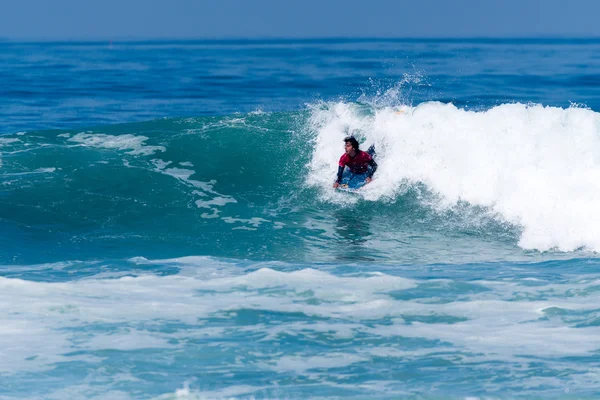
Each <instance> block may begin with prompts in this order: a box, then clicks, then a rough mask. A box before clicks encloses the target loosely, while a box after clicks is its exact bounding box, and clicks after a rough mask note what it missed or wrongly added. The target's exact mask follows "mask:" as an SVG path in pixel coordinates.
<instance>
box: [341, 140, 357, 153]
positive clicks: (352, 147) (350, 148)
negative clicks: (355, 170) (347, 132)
mask: <svg viewBox="0 0 600 400" xmlns="http://www.w3.org/2000/svg"><path fill="white" fill-rule="evenodd" d="M344 142H346V153H350V152H352V151H353V150H354V151H358V140H356V138H355V137H354V136H348V137H345V138H344ZM348 145H350V146H348Z"/></svg>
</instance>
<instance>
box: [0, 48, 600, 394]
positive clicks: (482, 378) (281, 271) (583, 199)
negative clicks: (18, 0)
mask: <svg viewBox="0 0 600 400" xmlns="http://www.w3.org/2000/svg"><path fill="white" fill-rule="evenodd" d="M599 111H600V40H595V39H589V40H588V39H577V40H575V39H573V40H570V39H569V40H567V39H543V40H541V39H540V40H533V39H510V40H509V39H495V40H486V39H477V40H475V39H473V40H376V39H372V40H371V39H362V40H350V39H349V40H271V41H195V42H194V41H187V42H186V41H182V42H102V43H100V42H96V43H77V42H68V43H14V42H0V233H1V234H0V398H1V399H221V398H227V399H233V398H234V399H266V398H269V399H297V398H298V399H300V398H349V397H351V398H364V399H392V398H393V399H396V398H409V399H467V398H468V399H475V398H479V399H509V398H511V399H512V398H536V399H537V398H555V399H557V398H561V399H562V398H568V399H582V398H597V397H600V305H599V304H600V257H598V252H599V251H600V205H599V204H600V203H599V201H598V200H599V199H600V114H599ZM348 134H354V135H355V136H356V137H357V138H358V139H359V141H360V142H361V146H363V147H364V148H365V149H366V148H367V147H368V146H369V145H371V144H374V145H375V147H376V149H377V161H378V164H379V169H378V171H377V173H376V175H375V179H374V181H373V182H372V183H371V184H369V185H368V186H366V187H365V188H364V189H361V191H360V192H359V193H356V194H349V193H340V192H336V191H334V190H333V188H332V187H331V185H332V182H333V180H334V177H335V173H336V170H337V160H338V159H339V157H340V155H341V154H342V152H343V141H342V139H343V138H344V137H345V136H346V135H348Z"/></svg>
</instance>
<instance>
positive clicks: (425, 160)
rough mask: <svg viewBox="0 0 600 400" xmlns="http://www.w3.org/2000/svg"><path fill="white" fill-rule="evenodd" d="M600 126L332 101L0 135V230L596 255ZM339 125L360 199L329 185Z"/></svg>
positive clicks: (334, 254)
mask: <svg viewBox="0 0 600 400" xmlns="http://www.w3.org/2000/svg"><path fill="white" fill-rule="evenodd" d="M599 121H600V119H599V116H598V114H597V113H596V112H594V111H591V110H588V109H582V108H569V109H561V108H553V107H542V106H538V105H522V104H505V105H501V106H497V107H493V108H490V109H489V110H486V111H466V110H464V109H459V108H457V107H455V106H453V105H452V104H443V103H436V102H429V103H423V104H420V105H418V106H416V107H409V106H403V107H386V106H379V105H373V104H371V105H369V104H366V103H345V102H337V103H336V102H334V103H319V104H315V105H313V106H311V107H310V108H309V109H308V110H307V111H304V112H292V113H262V112H257V113H251V114H246V115H236V116H229V117H201V118H188V119H164V120H155V121H151V122H145V123H136V124H127V125H113V126H106V127H103V128H100V129H98V130H89V131H83V132H82V131H78V130H68V131H43V132H42V131H40V132H28V133H19V134H16V135H8V136H3V138H2V142H1V143H0V145H1V146H2V147H1V148H0V153H1V156H0V157H1V158H0V159H1V160H2V175H1V177H2V185H3V189H4V190H3V192H2V197H0V202H1V203H0V205H1V207H0V218H1V221H2V225H3V227H4V229H7V230H8V231H10V232H11V233H12V236H6V237H5V238H4V241H5V242H7V243H5V245H7V246H11V247H16V249H17V250H18V251H17V252H16V255H15V254H11V257H12V258H13V259H12V260H11V262H14V261H19V260H21V261H24V262H25V261H26V262H31V261H36V260H37V261H39V259H37V258H36V257H37V256H39V257H44V261H48V258H47V257H51V259H52V258H54V257H56V259H57V260H61V259H64V258H62V257H63V256H64V255H65V254H66V253H67V254H70V255H71V256H73V255H76V254H81V255H84V254H88V255H89V254H105V255H106V254H110V255H112V256H114V257H129V256H135V255H136V254H139V251H140V248H141V249H142V250H143V251H147V252H148V253H144V254H148V255H157V256H158V255H163V256H164V255H165V254H167V255H173V256H175V255H180V254H182V253H188V254H204V255H211V256H219V257H234V258H238V257H239V258H250V259H257V260H261V259H262V260H284V261H306V260H312V261H324V262H327V261H333V260H337V259H344V258H356V257H359V258H364V259H367V260H386V262H388V261H389V262H414V260H416V259H419V260H420V261H423V259H422V258H419V257H422V254H421V255H417V254H415V253H414V250H413V249H414V248H415V247H419V248H420V247H421V246H424V247H425V248H427V247H428V246H430V245H431V246H434V247H435V246H440V243H445V244H447V245H448V246H451V250H449V251H444V252H443V256H440V255H439V254H438V253H436V252H435V251H432V252H430V256H426V257H425V261H426V262H442V261H443V262H449V261H450V262H462V261H464V260H465V259H467V257H473V255H472V247H473V246H478V248H479V251H478V253H479V254H481V255H482V257H484V258H483V259H484V260H488V261H489V260H496V259H512V258H516V259H522V258H523V257H529V255H530V254H529V253H527V252H526V250H538V251H558V252H565V251H574V250H580V251H584V252H585V251H598V250H600V241H599V240H600V239H598V238H600V228H599V227H597V226H595V225H594V224H590V223H589V221H590V220H595V218H598V217H600V209H599V208H598V207H597V205H596V202H595V199H596V198H597V197H598V196H599V195H600V183H598V180H597V179H595V178H596V176H597V175H598V172H599V169H600V156H599V154H600V138H599V135H598V130H599V128H598V127H599V126H600V124H599ZM349 132H350V133H353V134H355V135H356V136H357V137H358V138H359V139H360V140H361V141H362V142H363V146H368V145H370V144H375V146H376V149H377V154H378V158H377V159H378V163H379V165H380V168H379V170H378V172H377V174H376V179H375V180H374V182H373V183H372V184H371V185H369V186H368V187H366V188H365V189H364V190H363V191H362V193H360V194H359V195H356V196H349V195H347V194H343V193H337V192H335V191H334V190H333V189H332V188H331V183H332V181H333V179H334V176H335V171H336V168H337V160H338V159H339V156H340V155H341V153H342V145H343V141H342V139H343V137H344V136H345V135H347V134H348V133H349ZM11 237H12V238H16V239H10V238H11ZM348 240H350V243H352V245H351V246H340V243H346V241H348ZM132 243H135V246H131V244H132ZM32 244H33V246H32ZM15 257H16V258H15ZM448 257H450V258H448ZM476 258H477V257H476ZM471 261H473V260H472V259H471Z"/></svg>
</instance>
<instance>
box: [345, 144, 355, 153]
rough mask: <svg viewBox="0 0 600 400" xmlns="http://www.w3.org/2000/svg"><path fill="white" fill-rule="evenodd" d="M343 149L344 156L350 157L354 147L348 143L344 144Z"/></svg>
mask: <svg viewBox="0 0 600 400" xmlns="http://www.w3.org/2000/svg"><path fill="white" fill-rule="evenodd" d="M344 149H345V150H346V154H348V155H351V154H352V152H353V151H354V147H352V143H350V142H346V144H344Z"/></svg>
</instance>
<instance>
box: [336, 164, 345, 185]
mask: <svg viewBox="0 0 600 400" xmlns="http://www.w3.org/2000/svg"><path fill="white" fill-rule="evenodd" d="M343 174H344V167H343V166H339V167H338V173H337V179H336V180H335V181H336V182H337V183H342V175H343Z"/></svg>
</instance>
